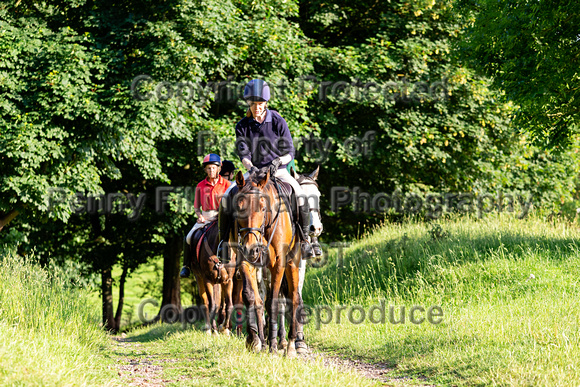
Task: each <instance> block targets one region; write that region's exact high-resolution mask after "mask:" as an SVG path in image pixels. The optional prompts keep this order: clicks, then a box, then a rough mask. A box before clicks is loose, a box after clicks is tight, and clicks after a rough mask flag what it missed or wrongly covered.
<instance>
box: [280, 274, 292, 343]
mask: <svg viewBox="0 0 580 387" xmlns="http://www.w3.org/2000/svg"><path fill="white" fill-rule="evenodd" d="M280 295H281V297H280V300H281V301H280V304H279V305H280V306H279V307H280V326H279V327H278V349H283V350H284V351H285V350H286V347H287V346H288V341H287V340H286V314H288V311H289V310H291V309H292V308H289V307H288V299H287V296H288V280H287V279H286V276H284V278H283V279H282V286H281V287H280Z"/></svg>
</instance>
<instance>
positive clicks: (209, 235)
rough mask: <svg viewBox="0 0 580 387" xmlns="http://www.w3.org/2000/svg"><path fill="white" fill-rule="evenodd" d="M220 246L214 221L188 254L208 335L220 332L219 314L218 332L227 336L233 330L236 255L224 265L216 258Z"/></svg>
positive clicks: (200, 235) (193, 240) (197, 239)
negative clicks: (217, 317) (190, 257)
mask: <svg viewBox="0 0 580 387" xmlns="http://www.w3.org/2000/svg"><path fill="white" fill-rule="evenodd" d="M217 244H218V227H217V221H214V222H212V223H210V224H209V225H208V226H206V227H205V228H203V229H200V231H198V232H196V233H195V234H194V235H193V236H192V243H191V246H189V245H188V249H189V251H188V254H192V259H191V269H192V272H193V274H194V275H195V279H196V282H197V287H198V289H199V295H200V297H201V299H202V301H203V304H204V305H203V307H204V311H203V312H204V313H203V315H204V318H205V323H206V329H208V332H214V333H215V332H217V331H218V326H217V324H216V318H215V317H216V316H217V314H218V313H219V314H220V316H219V321H218V322H220V321H221V326H220V328H219V331H220V332H221V333H224V334H226V335H228V334H229V333H230V330H231V327H232V326H231V325H232V324H231V314H232V310H233V301H232V291H233V286H234V280H233V278H234V272H235V255H232V256H231V257H230V262H229V263H226V264H221V263H220V262H219V260H218V258H217V256H216V251H217ZM220 305H221V306H222V307H221V308H220Z"/></svg>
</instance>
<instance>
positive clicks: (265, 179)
mask: <svg viewBox="0 0 580 387" xmlns="http://www.w3.org/2000/svg"><path fill="white" fill-rule="evenodd" d="M268 180H270V168H268V170H267V171H266V176H265V177H264V178H263V179H262V180H261V181H260V182H259V183H258V184H257V186H258V188H260V189H263V188H264V187H265V186H266V184H267V183H268Z"/></svg>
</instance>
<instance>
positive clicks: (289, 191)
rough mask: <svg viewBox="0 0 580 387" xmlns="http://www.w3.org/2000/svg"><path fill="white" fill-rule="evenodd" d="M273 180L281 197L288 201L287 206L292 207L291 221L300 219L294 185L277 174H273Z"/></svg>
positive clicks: (285, 201)
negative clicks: (279, 177)
mask: <svg viewBox="0 0 580 387" xmlns="http://www.w3.org/2000/svg"><path fill="white" fill-rule="evenodd" d="M272 180H273V181H274V184H275V185H276V187H277V189H278V193H279V194H280V198H281V199H282V200H283V201H284V203H286V206H287V208H289V209H290V221H291V222H292V223H295V222H296V221H297V220H298V198H297V197H296V192H294V189H293V188H292V186H291V185H290V184H288V183H286V182H284V181H282V180H280V179H278V178H277V177H276V176H272Z"/></svg>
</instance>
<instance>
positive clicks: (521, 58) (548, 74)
mask: <svg viewBox="0 0 580 387" xmlns="http://www.w3.org/2000/svg"><path fill="white" fill-rule="evenodd" d="M460 4H461V5H462V8H461V12H464V13H466V14H469V15H471V16H470V23H469V25H468V26H466V27H468V28H467V29H466V33H465V34H464V35H463V36H464V41H463V42H462V45H461V47H462V51H463V53H464V55H465V57H466V58H467V59H468V60H469V61H470V62H471V63H472V64H473V65H475V66H476V67H477V68H479V69H482V70H483V71H484V72H485V73H486V74H488V75H490V76H493V79H494V83H495V84H496V85H497V86H498V87H500V88H501V89H503V90H505V91H506V94H507V96H508V97H509V98H510V99H511V100H513V101H514V102H515V103H516V104H518V105H519V106H520V111H519V112H518V114H517V116H516V125H518V126H520V127H524V128H529V129H531V130H533V133H534V134H535V137H537V138H538V139H539V140H540V141H542V142H545V143H546V142H547V143H549V144H550V145H551V146H553V145H557V144H558V143H567V142H568V141H569V139H570V137H571V134H572V133H574V132H575V130H576V129H575V128H576V125H577V124H578V117H580V72H579V71H578V67H579V66H578V64H579V63H580V62H579V61H580V44H579V43H580V35H579V34H578V28H577V26H578V24H579V23H580V14H579V13H578V4H577V3H575V2H573V1H508V0H499V1H498V0H482V1H480V0H477V1H471V0H465V1H460Z"/></svg>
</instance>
